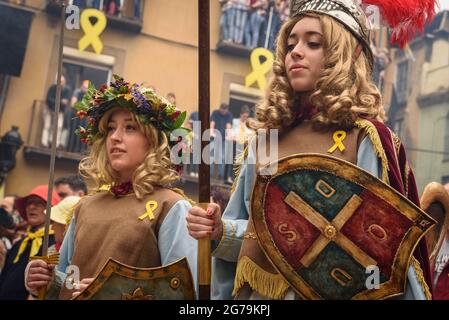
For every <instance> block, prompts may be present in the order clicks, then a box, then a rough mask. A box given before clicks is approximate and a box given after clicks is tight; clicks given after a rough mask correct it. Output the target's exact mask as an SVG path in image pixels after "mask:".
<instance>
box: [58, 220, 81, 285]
mask: <svg viewBox="0 0 449 320" xmlns="http://www.w3.org/2000/svg"><path fill="white" fill-rule="evenodd" d="M75 226H76V220H75V216H74V217H73V218H72V221H71V222H70V224H69V227H68V228H67V232H66V234H65V236H64V240H63V241H62V245H61V249H60V250H59V263H58V265H57V266H56V268H55V275H56V277H57V278H58V281H59V282H60V283H64V281H65V278H66V276H67V274H66V270H67V267H68V266H69V265H71V264H72V257H73V250H74V243H75V239H74V237H75ZM80 280H81V279H80Z"/></svg>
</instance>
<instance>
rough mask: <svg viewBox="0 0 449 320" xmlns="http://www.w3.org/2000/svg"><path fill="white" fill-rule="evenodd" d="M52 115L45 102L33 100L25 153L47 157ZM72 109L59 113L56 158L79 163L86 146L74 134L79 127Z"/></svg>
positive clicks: (50, 138)
mask: <svg viewBox="0 0 449 320" xmlns="http://www.w3.org/2000/svg"><path fill="white" fill-rule="evenodd" d="M53 115H54V112H53V111H51V110H50V109H49V108H48V107H47V104H46V102H45V101H41V100H34V101H33V107H32V111H31V118H30V124H29V128H28V135H27V138H26V145H25V149H26V150H25V153H29V152H33V153H38V154H43V155H49V154H50V150H51V143H52V134H53V133H52V132H53ZM74 116H75V111H74V109H73V108H70V109H69V110H64V112H60V116H59V118H58V138H57V145H56V147H57V157H58V158H66V159H69V160H75V161H79V160H80V159H82V158H83V157H84V156H85V153H86V151H87V146H86V145H85V144H83V143H81V141H80V140H79V139H78V137H77V136H76V135H75V134H74V130H75V127H76V126H78V125H79V123H78V122H79V121H78V119H75V117H74Z"/></svg>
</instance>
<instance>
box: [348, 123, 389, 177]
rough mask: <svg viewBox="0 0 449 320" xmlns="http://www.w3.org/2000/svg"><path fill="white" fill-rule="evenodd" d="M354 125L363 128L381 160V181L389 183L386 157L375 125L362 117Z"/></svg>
mask: <svg viewBox="0 0 449 320" xmlns="http://www.w3.org/2000/svg"><path fill="white" fill-rule="evenodd" d="M355 125H356V126H357V127H358V128H360V129H363V130H365V132H366V134H367V135H368V137H369V138H370V140H371V142H372V143H373V145H374V152H375V153H376V156H378V157H379V158H380V159H381V160H382V181H383V182H385V183H386V184H390V179H388V159H387V155H386V154H385V150H384V148H383V147H382V142H381V141H380V137H379V133H378V132H377V130H376V127H375V126H374V125H373V124H372V123H371V122H369V121H368V120H364V119H359V120H357V121H356V122H355Z"/></svg>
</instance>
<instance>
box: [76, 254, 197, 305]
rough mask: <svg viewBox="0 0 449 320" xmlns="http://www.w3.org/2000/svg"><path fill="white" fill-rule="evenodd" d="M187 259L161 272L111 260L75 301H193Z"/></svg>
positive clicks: (162, 269)
mask: <svg viewBox="0 0 449 320" xmlns="http://www.w3.org/2000/svg"><path fill="white" fill-rule="evenodd" d="M194 298H195V291H194V287H193V279H192V274H191V273H190V269H189V266H188V263H187V259H186V258H182V259H180V260H178V261H176V262H174V263H172V264H169V265H166V266H162V267H158V268H135V267H131V266H127V265H124V264H121V263H120V262H118V261H116V260H113V259H109V260H108V262H107V263H106V264H105V265H104V267H103V268H102V270H101V271H100V273H99V274H98V275H97V277H96V278H95V280H94V281H93V282H92V283H91V284H90V285H89V286H88V287H87V288H86V289H85V290H83V291H82V292H81V293H80V294H79V295H78V296H76V297H75V298H74V300H88V299H89V300H193V299H194Z"/></svg>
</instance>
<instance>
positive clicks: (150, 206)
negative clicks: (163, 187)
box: [139, 200, 158, 221]
mask: <svg viewBox="0 0 449 320" xmlns="http://www.w3.org/2000/svg"><path fill="white" fill-rule="evenodd" d="M157 206H158V205H157V202H156V201H154V200H150V201H148V202H147V204H146V205H145V208H146V209H147V211H146V212H145V213H144V214H143V215H141V216H140V217H139V220H144V219H145V218H146V217H148V219H150V221H151V220H154V210H156V209H157Z"/></svg>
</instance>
